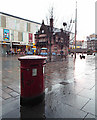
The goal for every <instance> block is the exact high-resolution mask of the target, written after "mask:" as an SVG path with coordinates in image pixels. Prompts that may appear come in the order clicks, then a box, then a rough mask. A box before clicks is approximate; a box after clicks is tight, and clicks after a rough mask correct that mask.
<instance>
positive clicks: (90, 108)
mask: <svg viewBox="0 0 97 120" xmlns="http://www.w3.org/2000/svg"><path fill="white" fill-rule="evenodd" d="M82 110H84V111H85V112H87V113H90V114H93V115H94V116H95V115H96V116H97V113H95V100H90V101H89V102H88V103H87V104H86V105H85V106H84V107H83V108H82Z"/></svg>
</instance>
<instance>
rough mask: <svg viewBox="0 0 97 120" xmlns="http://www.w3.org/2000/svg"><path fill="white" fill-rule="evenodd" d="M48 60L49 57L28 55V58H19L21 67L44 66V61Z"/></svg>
mask: <svg viewBox="0 0 97 120" xmlns="http://www.w3.org/2000/svg"><path fill="white" fill-rule="evenodd" d="M46 59H47V57H43V56H38V55H35V56H34V55H32V56H31V55H28V56H22V57H19V58H18V60H19V61H20V62H21V66H30V65H38V64H44V60H46Z"/></svg>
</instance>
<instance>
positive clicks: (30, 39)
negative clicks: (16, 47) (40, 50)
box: [29, 33, 33, 42]
mask: <svg viewBox="0 0 97 120" xmlns="http://www.w3.org/2000/svg"><path fill="white" fill-rule="evenodd" d="M29 42H33V39H32V33H29Z"/></svg>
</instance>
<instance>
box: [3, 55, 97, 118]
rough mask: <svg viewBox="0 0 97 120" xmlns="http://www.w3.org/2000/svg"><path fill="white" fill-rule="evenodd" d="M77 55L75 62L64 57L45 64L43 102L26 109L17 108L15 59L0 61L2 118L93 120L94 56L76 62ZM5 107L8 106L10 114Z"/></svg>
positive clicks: (17, 94) (18, 83)
mask: <svg viewBox="0 0 97 120" xmlns="http://www.w3.org/2000/svg"><path fill="white" fill-rule="evenodd" d="M79 55H80V54H77V59H76V60H74V58H73V57H71V56H68V58H67V59H66V60H63V61H56V62H48V63H47V64H46V67H45V74H44V81H45V100H44V101H43V102H42V103H40V104H38V105H36V106H31V107H30V108H26V107H20V103H19V100H20V99H19V95H20V69H19V61H18V60H17V57H16V56H14V57H3V58H2V59H3V63H2V66H3V69H2V71H3V74H2V79H3V80H2V82H3V84H2V90H3V96H2V98H3V117H4V118H7V117H11V114H13V115H15V117H16V118H19V117H21V118H37V117H38V118H45V117H46V118H87V117H88V116H90V117H94V118H95V115H97V114H96V113H95V56H93V55H91V56H90V55H89V56H87V55H85V56H86V57H85V59H80V57H79ZM8 106H12V107H11V108H10V111H8ZM15 106H16V107H15ZM13 110H15V112H16V113H17V114H15V112H14V111H13ZM12 117H13V116H12ZM12 117H11V118H12Z"/></svg>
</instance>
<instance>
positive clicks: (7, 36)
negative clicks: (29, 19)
mask: <svg viewBox="0 0 97 120" xmlns="http://www.w3.org/2000/svg"><path fill="white" fill-rule="evenodd" d="M4 40H6V41H8V40H9V30H8V29H4Z"/></svg>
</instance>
